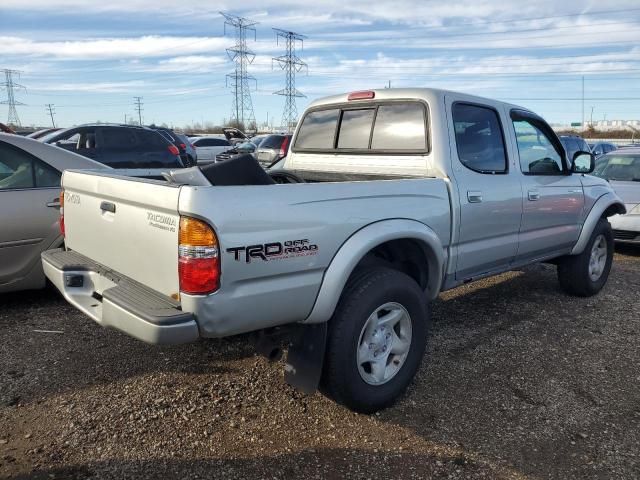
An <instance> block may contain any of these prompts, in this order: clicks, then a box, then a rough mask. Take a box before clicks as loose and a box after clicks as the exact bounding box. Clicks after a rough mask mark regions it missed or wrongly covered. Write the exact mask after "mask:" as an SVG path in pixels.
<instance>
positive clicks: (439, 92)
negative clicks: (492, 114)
mask: <svg viewBox="0 0 640 480" xmlns="http://www.w3.org/2000/svg"><path fill="white" fill-rule="evenodd" d="M365 91H367V92H374V93H375V98H374V99H375V100H394V99H398V98H421V99H424V100H427V101H438V100H440V99H442V98H443V97H444V96H445V95H447V94H455V95H456V96H463V97H465V98H466V99H467V100H468V101H470V102H479V103H484V102H487V101H489V102H496V101H498V102H500V103H502V104H504V105H507V106H508V107H510V108H518V109H520V110H526V111H530V110H529V109H528V108H525V107H522V106H520V105H514V104H511V103H507V102H502V101H500V100H497V99H490V98H486V97H478V96H475V95H469V94H467V93H462V92H454V91H452V90H443V89H440V88H381V89H371V90H365ZM351 93H354V92H347V93H341V94H339V95H331V96H329V97H323V98H319V99H317V100H315V101H313V102H311V104H309V108H312V107H316V106H319V105H327V104H332V103H346V102H348V101H349V100H348V97H349V95H350V94H351ZM532 113H533V112H532Z"/></svg>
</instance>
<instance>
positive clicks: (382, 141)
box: [293, 102, 429, 153]
mask: <svg viewBox="0 0 640 480" xmlns="http://www.w3.org/2000/svg"><path fill="white" fill-rule="evenodd" d="M427 119H428V117H427V108H426V106H425V105H424V104H423V103H420V102H388V103H378V104H364V105H358V107H357V108H356V107H352V106H351V105H348V106H344V107H342V108H331V109H324V110H313V111H310V112H308V113H307V114H306V115H305V117H304V119H303V120H302V123H301V125H300V128H299V130H298V134H297V136H296V143H295V145H294V148H293V150H294V151H295V152H298V151H313V152H340V151H343V152H350V153H377V152H385V153H427V152H428V149H429V145H428V141H427V140H428V135H427Z"/></svg>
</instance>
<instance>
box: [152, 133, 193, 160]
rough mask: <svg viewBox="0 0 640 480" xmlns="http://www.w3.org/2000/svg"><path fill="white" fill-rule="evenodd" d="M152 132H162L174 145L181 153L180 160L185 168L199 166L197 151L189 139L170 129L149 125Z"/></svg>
mask: <svg viewBox="0 0 640 480" xmlns="http://www.w3.org/2000/svg"><path fill="white" fill-rule="evenodd" d="M148 128H150V129H151V130H155V131H157V132H160V134H161V135H162V136H163V137H164V138H166V139H167V140H169V141H170V142H171V143H173V144H174V145H175V146H176V147H177V148H178V151H179V152H180V158H181V159H182V163H183V164H184V166H185V167H195V166H196V165H197V164H198V159H197V155H196V149H195V148H194V147H193V145H191V143H190V142H189V139H188V138H187V137H186V136H184V135H182V134H180V133H176V132H174V131H173V130H171V129H170V128H167V127H158V126H157V125H149V127H148Z"/></svg>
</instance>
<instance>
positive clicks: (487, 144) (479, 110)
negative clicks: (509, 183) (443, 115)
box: [452, 103, 507, 173]
mask: <svg viewBox="0 0 640 480" xmlns="http://www.w3.org/2000/svg"><path fill="white" fill-rule="evenodd" d="M452 113H453V124H454V129H455V134H456V146H457V149H458V158H459V159H460V162H461V163H462V164H463V165H464V166H465V167H467V168H469V169H471V170H474V171H476V172H479V173H505V172H506V171H507V154H506V150H505V147H504V136H503V134H502V126H501V125H500V120H499V118H498V112H496V111H495V110H493V109H492V108H488V107H483V106H479V105H472V104H466V103H456V104H454V105H453V111H452Z"/></svg>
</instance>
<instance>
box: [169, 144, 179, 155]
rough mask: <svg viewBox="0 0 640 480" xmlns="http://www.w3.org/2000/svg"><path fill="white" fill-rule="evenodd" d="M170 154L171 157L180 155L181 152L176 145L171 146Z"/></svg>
mask: <svg viewBox="0 0 640 480" xmlns="http://www.w3.org/2000/svg"><path fill="white" fill-rule="evenodd" d="M169 152H170V153H171V155H180V150H178V147H176V146H175V145H169Z"/></svg>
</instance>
